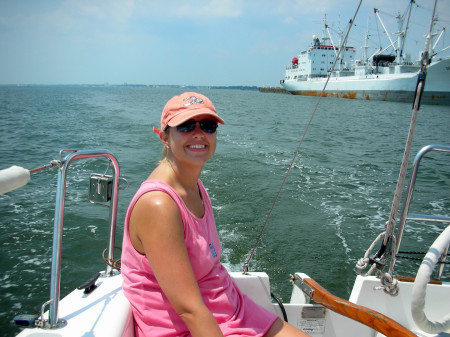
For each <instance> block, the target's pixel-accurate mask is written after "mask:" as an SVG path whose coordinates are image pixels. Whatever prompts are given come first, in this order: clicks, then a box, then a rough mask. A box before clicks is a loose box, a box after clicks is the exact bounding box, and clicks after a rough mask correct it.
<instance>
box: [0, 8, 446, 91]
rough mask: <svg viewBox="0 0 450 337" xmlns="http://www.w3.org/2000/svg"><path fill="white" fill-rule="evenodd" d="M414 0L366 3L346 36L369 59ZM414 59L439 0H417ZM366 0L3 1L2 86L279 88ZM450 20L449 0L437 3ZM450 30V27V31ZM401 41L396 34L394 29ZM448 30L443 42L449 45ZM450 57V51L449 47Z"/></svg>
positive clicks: (0, 13) (0, 11)
mask: <svg viewBox="0 0 450 337" xmlns="http://www.w3.org/2000/svg"><path fill="white" fill-rule="evenodd" d="M408 3H409V0H367V1H363V3H362V5H361V8H360V9H359V12H358V15H357V17H356V20H355V22H354V23H355V24H354V27H353V28H352V31H351V35H350V39H349V42H348V44H349V45H352V46H354V47H355V48H356V50H357V57H358V58H361V57H362V49H361V48H360V47H361V46H362V45H363V43H364V33H365V32H366V30H367V27H369V35H370V38H369V44H370V45H371V49H370V50H371V51H374V50H375V48H378V47H379V46H380V45H382V46H383V47H384V46H386V45H387V44H388V40H387V39H386V37H384V38H383V39H384V40H382V39H381V38H379V37H378V36H376V34H377V31H379V32H382V30H383V29H382V26H381V25H380V23H379V22H377V21H376V19H375V15H374V11H373V8H374V7H376V8H378V9H379V10H380V16H381V18H382V20H383V23H384V24H385V25H386V29H387V30H388V32H390V33H392V32H394V31H395V30H396V28H397V27H396V24H395V19H394V17H393V15H394V14H396V13H397V12H400V13H403V12H404V11H405V9H406V8H407V5H408ZM416 3H417V5H414V7H413V14H414V15H413V18H412V19H411V27H412V28H411V32H412V34H411V39H410V40H409V41H410V42H409V48H410V49H409V50H410V51H411V55H412V58H413V59H416V58H417V55H419V51H420V50H423V48H424V46H425V38H424V34H426V32H427V31H428V29H429V25H430V19H431V14H432V7H433V1H431V0H417V1H416ZM358 5H359V0H339V1H337V0H316V1H314V0H205V1H202V0H190V1H188V0H185V1H182V0H164V1H163V0H161V1H160V0H39V1H38V0H0V84H106V83H108V84H124V83H128V84H146V85H193V86H234V85H245V86H278V85H279V81H280V79H282V78H283V77H284V71H285V68H286V66H288V65H289V64H290V62H291V59H292V58H293V57H295V56H297V55H298V54H299V53H300V52H301V51H302V50H304V49H306V48H307V47H308V46H309V44H310V43H311V41H312V36H313V35H314V34H315V35H317V36H319V37H321V36H322V28H323V18H324V14H326V17H327V23H328V25H329V26H330V29H331V33H332V34H334V37H333V39H334V42H335V43H338V40H339V39H338V31H339V30H341V31H345V29H347V24H348V22H349V21H350V19H351V18H352V17H353V16H354V14H355V11H356V10H357V8H358ZM438 18H439V19H440V20H442V22H441V23H438V24H437V27H438V26H450V25H449V23H450V0H442V1H440V3H438ZM447 35H448V34H447ZM391 38H392V40H395V38H396V37H395V36H392V37H391ZM449 40H450V38H449V37H447V36H446V37H445V41H443V42H441V43H440V44H439V46H441V47H442V46H448V45H449ZM440 55H442V54H440ZM445 55H447V56H448V55H449V53H448V50H447V52H446V54H445Z"/></svg>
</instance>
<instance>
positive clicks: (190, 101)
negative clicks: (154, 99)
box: [153, 92, 225, 136]
mask: <svg viewBox="0 0 450 337" xmlns="http://www.w3.org/2000/svg"><path fill="white" fill-rule="evenodd" d="M200 115H207V116H209V117H211V118H212V119H214V120H215V121H216V122H218V123H220V124H225V122H224V120H223V119H222V118H220V117H219V115H217V112H216V108H215V107H214V105H213V104H212V102H211V101H210V100H209V98H208V97H206V96H204V95H202V94H199V93H196V92H185V93H183V94H181V95H178V96H174V97H172V98H171V99H170V100H169V101H168V102H167V103H166V105H165V106H164V109H163V111H162V114H161V129H158V128H156V127H153V131H155V132H156V133H157V134H158V135H159V136H161V133H162V132H163V131H164V130H165V129H166V128H167V126H177V125H180V124H182V123H184V122H186V121H187V120H189V119H191V118H194V117H196V116H200Z"/></svg>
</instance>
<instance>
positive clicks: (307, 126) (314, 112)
mask: <svg viewBox="0 0 450 337" xmlns="http://www.w3.org/2000/svg"><path fill="white" fill-rule="evenodd" d="M361 3H362V0H360V2H359V5H358V8H357V9H356V12H355V15H354V16H353V19H352V20H350V25H349V27H348V30H347V33H346V35H345V38H344V40H343V41H342V44H341V47H340V48H339V53H338V55H337V56H336V58H335V59H334V63H333V65H332V66H331V69H330V72H329V74H328V77H327V80H326V82H325V85H324V86H323V89H322V92H321V93H320V95H319V98H318V99H317V103H316V106H315V107H314V110H313V113H312V114H311V117H310V119H309V121H308V124H307V125H306V128H305V131H304V132H303V136H302V138H301V140H300V142H299V144H298V146H297V149H296V151H295V153H294V156H293V158H292V161H291V163H290V165H289V167H288V169H287V172H286V175H285V176H284V179H283V182H282V183H281V186H280V189H279V190H278V193H277V195H276V197H275V200H274V202H273V204H272V207H271V208H270V211H269V214H268V215H267V218H266V221H265V222H264V225H263V227H262V229H261V232H260V233H259V236H258V239H257V240H256V243H255V246H254V247H253V249H252V252H251V253H250V256H249V258H248V260H247V262H246V263H245V264H244V267H243V270H242V271H243V273H244V274H247V273H248V268H249V264H250V260H251V259H252V257H253V254H254V253H255V251H256V248H257V247H258V244H259V241H260V240H261V237H262V234H263V232H264V229H265V228H266V225H267V223H268V222H269V218H270V216H271V215H272V212H273V209H274V208H275V205H276V203H277V201H278V197H279V196H280V194H281V191H282V190H283V187H284V184H285V183H286V180H287V177H288V176H289V173H290V172H291V169H292V167H293V166H294V163H295V159H296V158H297V155H298V153H299V152H300V147H301V146H302V144H303V140H304V139H305V136H306V133H307V132H308V129H309V127H310V125H311V122H312V120H313V118H314V116H315V114H316V111H317V108H318V106H319V103H320V100H321V99H322V96H323V94H324V92H325V89H326V87H327V84H328V81H329V80H330V77H331V74H332V73H333V70H334V67H335V65H336V62H337V61H338V60H339V57H340V55H341V51H342V48H343V47H344V46H345V44H346V42H347V38H348V35H349V33H350V30H351V28H352V25H353V23H354V22H355V18H356V15H357V14H358V11H359V8H360V7H361Z"/></svg>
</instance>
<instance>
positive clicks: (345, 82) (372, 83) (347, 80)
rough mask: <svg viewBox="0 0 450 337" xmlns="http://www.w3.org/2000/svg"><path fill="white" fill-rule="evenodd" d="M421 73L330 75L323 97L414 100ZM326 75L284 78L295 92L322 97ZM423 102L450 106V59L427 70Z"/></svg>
mask: <svg viewBox="0 0 450 337" xmlns="http://www.w3.org/2000/svg"><path fill="white" fill-rule="evenodd" d="M417 78H418V73H400V74H379V75H376V74H373V75H366V76H347V77H333V76H332V77H330V79H329V81H328V84H327V87H326V90H325V91H324V92H323V96H326V97H338V98H349V99H362V100H380V101H394V102H411V103H412V102H413V99H414V92H415V88H416V85H417ZM325 82H326V79H325V78H310V79H308V80H290V81H282V83H281V84H282V86H283V87H284V88H285V89H286V90H287V91H289V92H290V93H292V94H295V95H305V96H319V95H321V94H322V90H323V87H324V85H325ZM421 101H422V103H425V104H438V105H450V58H447V59H444V60H441V61H438V62H436V63H434V64H432V65H431V66H429V68H428V70H427V77H426V82H425V91H424V93H423V95H422V100H421Z"/></svg>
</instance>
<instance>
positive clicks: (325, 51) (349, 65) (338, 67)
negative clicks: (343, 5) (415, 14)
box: [280, 2, 450, 105]
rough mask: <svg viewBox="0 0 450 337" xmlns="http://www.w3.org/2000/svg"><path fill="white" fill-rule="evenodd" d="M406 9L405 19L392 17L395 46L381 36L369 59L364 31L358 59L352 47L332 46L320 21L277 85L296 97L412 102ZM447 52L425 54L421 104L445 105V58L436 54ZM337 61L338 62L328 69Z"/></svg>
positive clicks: (449, 66)
mask: <svg viewBox="0 0 450 337" xmlns="http://www.w3.org/2000/svg"><path fill="white" fill-rule="evenodd" d="M408 6H409V8H408V9H407V10H406V11H405V14H404V15H397V16H396V18H397V21H398V26H399V27H401V30H400V31H399V32H397V33H396V35H397V36H398V38H397V41H396V42H397V43H396V44H395V43H394V42H392V39H391V37H390V36H389V34H388V33H386V34H387V35H388V37H389V41H390V43H389V46H388V47H387V48H384V49H381V50H380V49H379V50H377V51H376V52H375V53H374V54H373V55H370V56H368V49H369V47H368V39H369V33H368V31H367V32H366V34H365V42H366V43H365V46H363V51H364V52H363V57H362V59H357V57H356V50H355V48H354V47H353V46H349V45H335V44H334V43H333V39H332V36H331V34H330V31H329V26H328V25H327V23H326V17H325V18H324V29H323V33H322V38H318V37H317V36H313V41H312V43H311V44H310V46H309V47H308V48H307V49H306V50H303V51H302V52H300V54H299V55H298V56H296V57H294V58H293V59H292V62H291V64H290V65H289V66H288V67H287V69H286V73H285V78H284V79H282V80H281V81H280V83H281V85H282V87H283V88H284V89H286V90H287V91H289V92H290V93H291V94H295V95H307V96H319V95H322V96H328V97H339V98H350V99H364V100H383V101H398V102H412V101H413V98H414V91H415V88H416V84H417V79H418V76H419V74H420V60H417V61H413V60H412V58H411V55H410V54H406V53H405V52H404V47H405V40H406V38H407V36H408V28H409V27H408V23H409V22H410V20H409V16H410V15H411V8H412V6H413V2H410V3H409V5H408ZM374 12H375V14H376V15H377V18H378V19H379V20H380V22H381V23H382V20H381V17H380V16H379V14H378V10H377V9H374ZM405 22H406V25H404V23H405ZM383 26H384V25H383ZM444 32H445V28H443V29H442V31H441V32H440V33H439V32H437V33H436V34H433V36H434V37H435V39H434V41H433V43H432V44H431V46H432V48H433V47H434V46H436V45H437V44H438V42H439V39H441V38H442V36H443V33H444ZM421 39H422V37H421ZM424 45H425V42H424ZM448 48H449V47H446V48H443V49H442V50H441V51H439V52H436V51H435V50H433V49H432V50H431V52H430V64H429V66H428V67H427V72H426V74H427V75H426V85H425V92H424V94H423V96H422V103H425V104H440V105H450V57H448V56H446V57H443V56H441V55H442V54H441V53H442V52H444V51H445V50H447V49H448ZM389 51H391V52H389ZM336 58H338V60H337V61H336V64H335V66H334V68H332V66H333V64H334V63H335V60H336ZM327 80H328V83H327V85H326V88H325V90H323V88H324V86H325V83H326V82H327Z"/></svg>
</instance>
